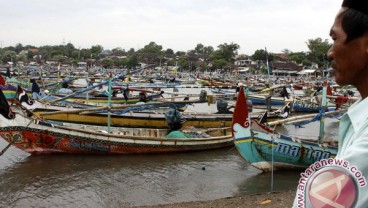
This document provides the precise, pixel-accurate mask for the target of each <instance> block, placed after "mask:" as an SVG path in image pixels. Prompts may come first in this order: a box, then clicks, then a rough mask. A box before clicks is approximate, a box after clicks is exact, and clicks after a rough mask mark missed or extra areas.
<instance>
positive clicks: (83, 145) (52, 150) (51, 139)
mask: <svg viewBox="0 0 368 208" xmlns="http://www.w3.org/2000/svg"><path fill="white" fill-rule="evenodd" d="M50 129H52V130H50ZM0 136H1V137H2V138H4V139H5V140H6V141H7V142H9V143H10V144H12V145H14V146H16V147H18V148H19V149H22V150H24V151H26V152H28V153H30V154H153V153H174V152H189V151H200V150H209V149H216V148H224V147H228V146H232V145H234V141H233V138H232V137H231V135H228V136H220V137H210V138H198V139H193V138H189V139H166V138H157V137H140V136H125V135H120V136H119V135H114V136H112V135H111V134H106V133H99V132H95V133H86V132H84V131H82V130H80V131H75V130H73V131H71V130H68V129H56V130H54V128H47V127H42V128H41V127H37V128H35V127H33V128H30V127H23V126H10V127H1V128H0Z"/></svg>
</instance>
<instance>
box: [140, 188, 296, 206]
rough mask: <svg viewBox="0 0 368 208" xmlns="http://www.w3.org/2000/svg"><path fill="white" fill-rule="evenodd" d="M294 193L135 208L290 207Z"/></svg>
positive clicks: (275, 193)
mask: <svg viewBox="0 0 368 208" xmlns="http://www.w3.org/2000/svg"><path fill="white" fill-rule="evenodd" d="M294 197H295V191H285V192H274V193H261V194H252V195H245V196H239V197H228V198H223V199H216V200H209V201H194V202H182V203H174V204H161V205H155V206H141V207H136V208H184V207H190V208H217V207H221V208H245V207H251V208H257V207H283V208H284V207H292V203H293V201H294Z"/></svg>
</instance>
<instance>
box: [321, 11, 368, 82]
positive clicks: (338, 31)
mask: <svg viewBox="0 0 368 208" xmlns="http://www.w3.org/2000/svg"><path fill="white" fill-rule="evenodd" d="M344 10H346V8H342V9H341V10H340V11H339V13H338V14H337V16H336V18H335V22H334V24H333V25H332V28H331V31H330V36H331V38H332V40H333V44H332V46H331V48H330V50H329V51H328V57H329V58H330V59H331V60H332V68H333V71H332V74H333V75H334V76H335V79H336V82H337V84H339V85H349V84H351V85H354V86H359V85H362V84H363V83H364V82H367V81H366V80H367V79H366V78H367V77H366V76H367V70H368V68H367V66H368V56H367V46H368V44H367V38H366V37H359V38H357V39H354V40H352V41H350V42H348V43H345V41H346V33H345V32H344V30H343V28H342V25H341V19H342V18H341V17H339V14H340V13H341V12H343V11H344ZM367 84H368V83H366V85H367Z"/></svg>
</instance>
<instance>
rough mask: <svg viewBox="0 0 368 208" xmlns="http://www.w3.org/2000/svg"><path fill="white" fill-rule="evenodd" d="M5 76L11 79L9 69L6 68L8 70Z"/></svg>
mask: <svg viewBox="0 0 368 208" xmlns="http://www.w3.org/2000/svg"><path fill="white" fill-rule="evenodd" d="M5 76H6V77H9V78H11V74H10V69H9V67H8V68H6V74H5Z"/></svg>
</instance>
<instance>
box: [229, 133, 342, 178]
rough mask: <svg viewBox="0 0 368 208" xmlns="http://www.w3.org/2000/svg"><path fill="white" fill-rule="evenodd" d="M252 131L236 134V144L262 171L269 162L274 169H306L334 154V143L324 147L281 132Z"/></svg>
mask: <svg viewBox="0 0 368 208" xmlns="http://www.w3.org/2000/svg"><path fill="white" fill-rule="evenodd" d="M252 135H253V136H251V137H243V138H235V146H236V148H237V150H238V152H239V153H240V154H241V155H242V157H243V158H245V159H246V160H247V161H248V162H249V163H250V164H251V165H252V166H254V167H256V168H258V169H260V170H262V171H271V169H272V163H273V170H285V169H305V168H307V167H308V166H309V165H311V164H313V163H315V162H317V161H319V160H322V159H328V158H333V157H335V156H336V154H337V147H332V146H327V147H324V146H322V145H320V144H317V143H315V142H307V141H302V140H298V139H294V138H291V137H287V136H284V135H273V136H271V135H269V134H266V133H262V132H257V131H253V133H252ZM255 135H257V136H255ZM272 137H273V138H272ZM272 161H273V162H272Z"/></svg>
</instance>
